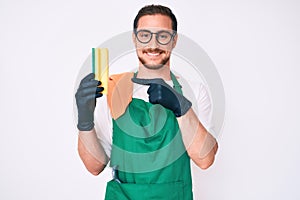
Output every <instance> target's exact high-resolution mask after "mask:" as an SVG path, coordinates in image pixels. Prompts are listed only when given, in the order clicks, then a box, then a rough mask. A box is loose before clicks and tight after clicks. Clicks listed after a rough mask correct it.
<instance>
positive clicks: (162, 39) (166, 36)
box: [135, 30, 176, 45]
mask: <svg viewBox="0 0 300 200" xmlns="http://www.w3.org/2000/svg"><path fill="white" fill-rule="evenodd" d="M153 34H156V37H155V38H156V41H157V42H158V43H159V44H162V45H167V44H169V43H170V42H171V40H172V38H173V37H174V36H175V35H176V32H174V33H170V32H168V31H158V32H156V33H153V32H151V31H149V30H139V31H135V35H136V38H137V39H138V41H139V42H141V43H143V44H147V43H148V42H150V41H151V39H152V36H153Z"/></svg>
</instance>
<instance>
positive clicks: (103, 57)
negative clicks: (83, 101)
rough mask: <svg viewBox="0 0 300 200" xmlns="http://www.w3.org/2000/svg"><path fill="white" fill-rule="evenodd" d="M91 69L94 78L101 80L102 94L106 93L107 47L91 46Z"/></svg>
mask: <svg viewBox="0 0 300 200" xmlns="http://www.w3.org/2000/svg"><path fill="white" fill-rule="evenodd" d="M92 69H93V73H94V74H95V79H96V80H98V81H101V83H102V84H101V86H102V87H104V91H103V92H102V93H103V94H107V87H108V71H109V68H108V49H107V48H93V49H92Z"/></svg>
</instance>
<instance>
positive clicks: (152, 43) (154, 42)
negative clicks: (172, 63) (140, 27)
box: [147, 34, 159, 49]
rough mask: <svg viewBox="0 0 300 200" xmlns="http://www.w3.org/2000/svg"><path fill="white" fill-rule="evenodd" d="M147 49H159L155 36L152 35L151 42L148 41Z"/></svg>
mask: <svg viewBox="0 0 300 200" xmlns="http://www.w3.org/2000/svg"><path fill="white" fill-rule="evenodd" d="M147 46H148V47H149V48H153V49H155V48H158V47H159V43H158V42H157V40H156V35H155V34H153V35H152V38H151V40H150V41H149V43H148V45H147Z"/></svg>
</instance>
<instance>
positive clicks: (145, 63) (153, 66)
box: [138, 50, 170, 70]
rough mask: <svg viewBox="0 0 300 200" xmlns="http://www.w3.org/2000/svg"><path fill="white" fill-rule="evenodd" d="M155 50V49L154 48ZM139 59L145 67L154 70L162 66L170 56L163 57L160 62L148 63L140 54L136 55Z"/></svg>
mask: <svg viewBox="0 0 300 200" xmlns="http://www.w3.org/2000/svg"><path fill="white" fill-rule="evenodd" d="M154 51H155V50H154ZM138 59H139V61H140V62H141V63H142V64H143V65H144V66H145V67H146V68H147V69H152V70H156V69H160V68H162V67H163V66H165V64H166V63H167V62H168V61H169V60H170V56H168V57H166V58H164V59H162V60H161V62H160V63H158V64H149V63H147V62H146V60H145V59H143V58H142V57H141V56H138Z"/></svg>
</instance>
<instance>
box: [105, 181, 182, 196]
mask: <svg viewBox="0 0 300 200" xmlns="http://www.w3.org/2000/svg"><path fill="white" fill-rule="evenodd" d="M183 189H184V185H183V182H171V183H155V184H134V183H118V182H116V181H114V180H112V181H109V182H108V183H107V186H106V194H105V200H150V199H151V200H183V196H184V195H183V194H184V191H183Z"/></svg>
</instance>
